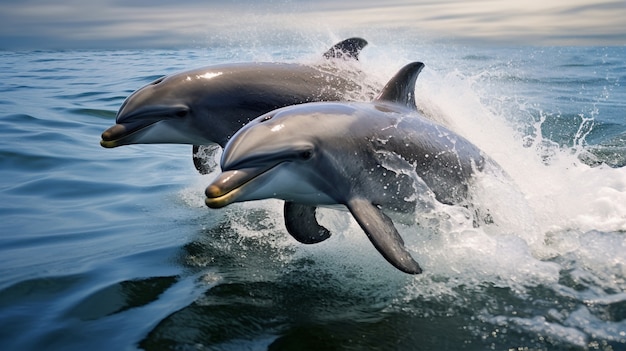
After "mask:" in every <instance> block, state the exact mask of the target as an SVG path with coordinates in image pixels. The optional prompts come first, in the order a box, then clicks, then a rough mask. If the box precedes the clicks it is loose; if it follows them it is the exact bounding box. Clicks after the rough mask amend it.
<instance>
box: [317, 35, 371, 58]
mask: <svg viewBox="0 0 626 351" xmlns="http://www.w3.org/2000/svg"><path fill="white" fill-rule="evenodd" d="M366 45H367V40H365V39H362V38H348V39H346V40H343V41H340V42H339V43H337V44H335V46H333V47H332V48H330V49H329V50H328V51H326V52H325V53H324V58H327V59H332V58H344V59H354V60H358V59H359V53H361V50H362V49H363V48H364V47H365V46H366Z"/></svg>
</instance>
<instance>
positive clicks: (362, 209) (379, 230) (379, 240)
mask: <svg viewBox="0 0 626 351" xmlns="http://www.w3.org/2000/svg"><path fill="white" fill-rule="evenodd" d="M347 206H348V209H349V210H350V213H352V216H354V219H356V221H357V222H358V223H359V225H360V226H361V228H362V229H363V231H365V234H367V237H368V238H369V239H370V241H371V242H372V244H374V247H376V249H377V250H378V252H380V253H381V254H382V255H383V257H384V258H385V259H386V260H387V261H388V262H389V263H391V264H392V265H393V266H394V267H396V268H398V269H399V270H401V271H403V272H405V273H409V274H420V273H422V269H421V268H420V266H419V264H418V263H417V262H415V260H414V259H413V257H411V255H410V254H409V251H408V250H407V249H406V248H405V247H404V240H402V237H401V236H400V234H399V233H398V231H397V230H396V228H395V227H394V225H393V222H392V221H391V219H390V218H389V217H387V216H386V215H385V214H384V213H383V211H382V210H381V209H379V208H378V207H376V206H374V205H373V204H372V203H371V202H370V201H369V200H367V199H363V198H354V199H351V200H349V201H348V203H347Z"/></svg>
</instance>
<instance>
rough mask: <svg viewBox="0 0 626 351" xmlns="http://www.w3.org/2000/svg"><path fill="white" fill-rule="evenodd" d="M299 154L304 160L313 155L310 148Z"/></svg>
mask: <svg viewBox="0 0 626 351" xmlns="http://www.w3.org/2000/svg"><path fill="white" fill-rule="evenodd" d="M299 156H300V159H301V160H304V161H306V160H308V159H310V158H311V157H313V153H312V152H311V150H306V151H302V152H300V155H299Z"/></svg>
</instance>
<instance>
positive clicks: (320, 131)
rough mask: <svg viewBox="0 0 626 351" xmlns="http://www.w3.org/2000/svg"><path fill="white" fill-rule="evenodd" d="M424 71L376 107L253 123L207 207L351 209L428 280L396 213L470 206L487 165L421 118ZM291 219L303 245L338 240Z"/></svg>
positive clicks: (409, 70)
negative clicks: (258, 204) (266, 203)
mask: <svg viewBox="0 0 626 351" xmlns="http://www.w3.org/2000/svg"><path fill="white" fill-rule="evenodd" d="M423 67H424V65H423V64H422V63H420V62H414V63H411V64H408V65H406V66H405V67H403V68H402V69H401V70H400V71H399V72H398V73H397V74H396V75H395V76H394V77H393V78H392V79H391V80H390V81H389V82H388V83H387V85H386V86H385V87H384V88H383V90H382V92H380V95H378V97H377V98H376V99H374V100H373V101H372V102H371V103H356V102H315V103H306V104H301V105H296V106H289V107H285V108H281V109H278V110H275V111H272V112H270V113H267V114H265V115H263V116H260V117H258V118H256V119H254V120H253V121H251V122H250V123H248V124H247V125H246V126H245V127H243V128H242V129H240V130H239V131H238V132H237V133H236V134H235V135H234V136H233V137H232V138H231V139H230V141H229V142H228V144H227V145H226V147H225V149H224V153H223V154H222V159H221V168H222V173H221V174H220V175H219V176H217V178H216V179H215V180H214V181H213V182H212V183H211V184H210V185H209V186H208V187H207V189H206V192H205V193H206V196H207V198H206V200H205V202H206V204H207V206H209V207H211V208H219V207H223V206H226V205H228V204H231V203H234V202H242V201H249V200H259V199H266V198H278V199H283V200H286V201H288V203H296V204H308V205H310V206H311V207H314V206H331V207H332V206H337V205H343V206H345V207H346V208H347V209H348V210H349V211H350V213H351V214H352V216H353V217H354V218H355V219H356V221H357V223H358V224H359V225H360V227H361V228H362V229H363V231H364V232H365V234H366V235H367V236H368V238H369V239H370V241H371V242H372V243H373V245H374V246H375V247H376V249H377V250H378V251H379V252H380V253H381V254H382V255H383V257H384V258H385V259H387V261H389V262H390V263H391V264H392V265H393V266H395V267H396V268H398V269H399V270H401V271H403V272H406V273H411V274H417V273H421V272H422V269H421V268H420V266H419V265H418V263H417V262H416V261H415V260H414V259H413V258H412V257H411V255H410V254H409V251H408V250H407V249H406V248H405V246H404V242H403V240H402V238H401V236H400V234H399V233H398V231H397V230H396V228H395V226H394V224H393V222H392V220H391V219H390V218H389V217H388V214H389V215H392V216H394V215H395V214H398V213H399V214H402V213H404V214H411V213H415V212H414V211H415V210H416V208H417V204H416V203H417V201H419V200H416V199H418V198H419V197H420V196H421V197H424V196H430V198H434V199H435V200H437V201H439V202H441V203H444V204H461V205H464V204H466V201H467V196H468V191H469V186H470V182H471V179H472V178H473V174H474V173H475V172H477V171H479V170H482V168H483V165H484V162H485V157H483V154H482V152H481V151H480V150H479V149H478V148H477V147H476V146H474V145H473V144H472V143H470V142H469V141H468V140H466V139H465V138H463V137H461V136H460V135H458V134H456V133H454V132H452V131H451V130H449V129H447V128H445V127H443V126H441V125H439V124H436V123H435V122H433V121H431V120H429V119H426V118H424V117H423V116H422V115H420V114H419V113H418V111H417V108H416V106H415V97H414V91H415V80H416V78H417V76H418V74H419V72H420V71H421V70H422V68H423ZM433 201H434V200H433ZM291 221H292V223H287V227H288V228H289V226H292V228H291V229H292V230H289V232H290V234H291V235H292V236H294V238H296V239H297V240H298V241H300V242H304V243H315V242H320V241H323V240H325V239H327V238H328V237H329V236H330V232H328V230H326V229H325V228H323V227H322V228H323V229H324V230H321V229H320V228H319V227H320V226H319V225H317V222H314V223H312V222H311V217H310V214H309V215H308V216H305V218H304V220H303V221H301V222H298V221H297V219H295V218H294V217H292V218H291ZM294 221H295V222H297V223H295V224H294V223H293V222H294ZM311 225H313V228H308V227H309V226H311ZM299 230H301V232H300V231H299Z"/></svg>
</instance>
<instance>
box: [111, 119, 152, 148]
mask: <svg viewBox="0 0 626 351" xmlns="http://www.w3.org/2000/svg"><path fill="white" fill-rule="evenodd" d="M157 122H158V121H154V122H152V123H148V124H144V123H136V124H116V125H114V126H112V127H110V128H109V129H107V130H105V131H104V132H102V135H101V138H102V140H100V145H101V146H102V147H106V148H114V147H117V146H122V145H128V144H132V143H133V136H135V135H137V134H138V133H141V132H142V131H144V130H145V129H146V128H149V127H151V126H153V125H154V124H155V123H157Z"/></svg>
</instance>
